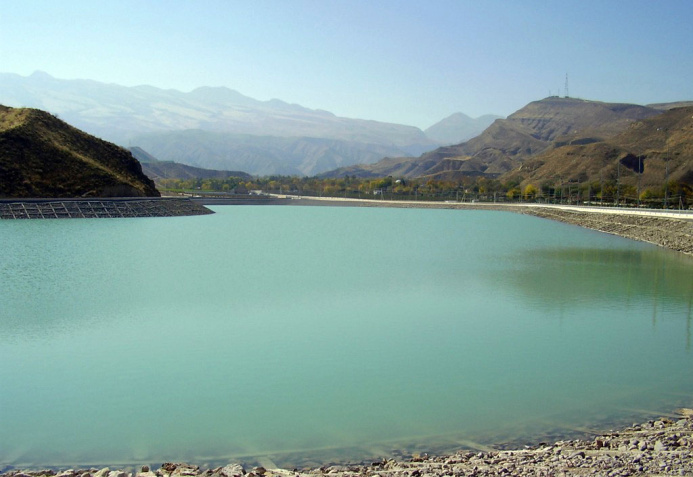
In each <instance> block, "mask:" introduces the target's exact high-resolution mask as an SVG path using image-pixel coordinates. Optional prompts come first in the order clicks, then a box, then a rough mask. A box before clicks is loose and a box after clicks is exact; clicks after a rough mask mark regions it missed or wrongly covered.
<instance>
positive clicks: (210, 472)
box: [0, 409, 693, 477]
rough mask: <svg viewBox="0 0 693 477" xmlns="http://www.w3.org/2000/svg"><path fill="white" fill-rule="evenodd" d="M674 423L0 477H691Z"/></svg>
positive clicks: (682, 429)
mask: <svg viewBox="0 0 693 477" xmlns="http://www.w3.org/2000/svg"><path fill="white" fill-rule="evenodd" d="M679 413H680V414H681V418H680V419H673V420H672V419H668V418H662V419H660V420H656V421H648V422H646V423H644V424H641V425H633V426H631V427H628V428H626V429H623V430H620V431H612V432H609V433H607V434H604V435H601V436H598V437H596V438H594V439H592V440H566V441H558V442H555V443H553V444H540V445H538V446H534V447H526V448H523V449H516V450H498V451H490V452H469V451H465V450H461V451H459V452H457V453H456V454H453V455H445V456H428V455H422V456H414V457H413V458H412V459H410V460H407V461H395V460H382V461H376V462H371V463H361V464H354V465H334V466H329V465H328V466H324V467H320V468H312V469H265V468H263V467H253V468H244V467H243V466H242V465H241V464H237V463H231V464H229V465H227V466H224V467H218V468H215V469H201V468H200V467H199V466H196V465H191V464H184V463H170V462H169V463H165V464H163V465H162V466H161V467H160V468H158V469H156V470H151V469H150V468H149V467H147V466H144V467H142V468H141V469H140V471H127V470H111V469H109V468H103V469H80V470H73V469H70V470H64V471H55V470H40V471H35V472H31V471H19V470H14V471H10V472H6V473H4V474H1V476H0V477H197V476H200V477H274V476H276V477H318V476H330V477H355V476H369V477H376V476H379V477H426V476H429V477H436V476H561V475H599V476H631V475H643V476H646V475H688V476H693V410H691V409H681V410H680V411H679Z"/></svg>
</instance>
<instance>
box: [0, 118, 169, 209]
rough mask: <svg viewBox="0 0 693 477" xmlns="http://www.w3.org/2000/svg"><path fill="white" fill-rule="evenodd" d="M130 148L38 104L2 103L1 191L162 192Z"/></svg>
mask: <svg viewBox="0 0 693 477" xmlns="http://www.w3.org/2000/svg"><path fill="white" fill-rule="evenodd" d="M159 195H160V194H159V192H158V191H157V190H156V187H155V186H154V182H153V181H152V180H151V179H149V178H148V177H147V176H145V175H144V174H143V173H142V168H141V166H140V163H139V162H137V160H136V159H135V158H134V157H133V156H132V154H131V153H130V152H128V151H127V150H125V149H123V148H121V147H118V146H116V145H114V144H111V143H108V142H106V141H103V140H101V139H98V138H96V137H93V136H90V135H89V134H86V133H84V132H82V131H80V130H78V129H76V128H74V127H72V126H70V125H69V124H67V123H65V122H64V121H61V120H60V119H58V118H57V117H55V116H53V115H51V114H49V113H47V112H45V111H41V110H38V109H28V108H8V107H5V106H0V197H13V198H14V197H17V198H19V197H56V198H57V197H65V198H66V197H125V196H129V197H158V196H159Z"/></svg>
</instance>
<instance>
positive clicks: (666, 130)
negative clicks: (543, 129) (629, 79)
mask: <svg viewBox="0 0 693 477" xmlns="http://www.w3.org/2000/svg"><path fill="white" fill-rule="evenodd" d="M663 109H666V108H663ZM506 177H507V178H511V179H515V180H519V181H522V183H524V184H528V183H534V184H535V185H540V184H541V183H543V182H551V183H555V181H556V179H557V178H560V180H561V181H562V182H564V183H569V182H579V183H585V182H593V183H600V182H602V181H615V180H616V179H617V178H618V179H619V181H620V183H621V184H628V185H632V186H637V185H638V184H639V185H640V187H641V188H646V187H651V186H661V185H662V184H664V182H665V179H666V178H667V177H668V180H669V181H674V182H680V183H686V184H693V106H688V107H683V108H674V109H666V111H665V112H663V113H662V114H659V115H656V116H654V117H650V118H648V119H644V120H642V121H637V122H633V123H631V124H630V125H629V126H628V127H627V128H626V129H625V130H624V131H622V132H621V133H619V134H616V135H614V136H611V137H609V138H606V139H604V140H600V141H594V142H591V143H589V144H583V143H580V142H579V141H577V143H576V142H556V143H554V145H553V146H552V147H551V148H549V149H547V150H546V151H545V152H543V153H542V154H540V155H538V156H536V157H534V158H531V159H529V160H527V161H525V162H524V164H523V165H522V167H521V168H519V169H518V170H516V171H513V172H512V173H509V174H508V175H507V176H506Z"/></svg>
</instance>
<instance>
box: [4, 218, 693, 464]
mask: <svg viewBox="0 0 693 477" xmlns="http://www.w3.org/2000/svg"><path fill="white" fill-rule="evenodd" d="M214 210H215V211H216V214H214V215H211V216H198V217H183V218H170V219H161V218H156V219H116V220H108V219H104V220H80V219H77V220H34V221H4V222H2V223H0V244H1V245H2V248H1V249H0V285H1V286H0V470H1V469H3V468H8V467H11V466H16V467H27V466H31V467H37V466H49V465H52V466H61V465H65V466H78V465H119V464H129V463H133V464H135V463H147V464H152V465H155V464H157V463H161V462H165V461H170V460H172V461H177V462H181V461H188V462H194V463H224V462H228V461H236V460H240V461H249V462H250V461H253V462H269V463H276V464H277V465H297V464H301V463H302V462H307V461H311V462H324V461H335V460H362V459H369V458H374V457H377V456H383V455H389V454H390V453H391V452H393V451H398V450H400V451H404V452H424V451H429V452H430V451H434V452H435V451H444V450H454V449H456V448H459V447H474V446H484V445H491V444H496V443H502V442H510V441H523V440H527V441H529V440H532V439H538V438H541V437H543V436H546V435H547V432H548V433H549V434H550V433H554V434H555V435H556V436H560V435H570V434H574V433H575V432H579V431H581V430H586V429H587V430H589V429H595V430H604V429H603V426H609V425H613V424H614V423H627V424H630V423H631V422H641V421H643V420H646V419H649V418H650V417H655V416H657V415H659V413H662V412H671V411H672V410H673V409H675V408H676V407H692V406H693V372H692V371H691V370H692V369H693V350H692V345H691V319H692V316H693V315H692V313H693V312H692V307H693V260H691V258H690V257H686V256H683V255H681V254H676V253H673V252H669V251H666V250H663V249H659V248H657V247H655V246H651V245H648V244H644V243H639V242H634V241H629V240H626V239H622V238H618V237H613V236H609V235H606V234H601V233H598V232H594V231H590V230H585V229H581V228H578V227H574V226H569V225H565V224H561V223H555V222H551V221H547V220H542V219H537V218H533V217H527V216H521V215H515V214H510V213H505V212H485V211H455V210H418V209H377V208H348V207H336V208H333V207H289V206H238V207H216V208H214Z"/></svg>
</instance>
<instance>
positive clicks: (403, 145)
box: [0, 72, 489, 175]
mask: <svg viewBox="0 0 693 477" xmlns="http://www.w3.org/2000/svg"><path fill="white" fill-rule="evenodd" d="M0 104H4V105H7V106H14V107H32V108H38V109H42V110H45V111H49V112H51V113H53V114H57V115H59V116H60V118H62V119H64V120H65V121H67V122H68V123H70V124H72V125H74V126H75V127H78V128H80V129H82V130H84V131H86V132H88V133H90V134H93V135H95V136H98V137H101V138H103V139H106V140H108V141H112V142H115V143H116V144H119V145H122V146H141V147H142V148H144V149H145V150H146V151H147V152H149V153H150V154H152V155H153V156H155V157H157V158H158V159H160V160H166V161H176V162H180V163H183V164H188V165H191V166H196V167H204V168H213V169H224V170H226V169H228V170H242V171H245V172H248V173H251V174H255V175H267V174H285V175H292V174H296V175H314V174H317V173H320V172H325V171H328V170H331V169H335V168H338V167H342V166H348V165H351V164H357V163H361V164H369V163H373V162H377V161H378V160H380V159H382V158H383V157H385V156H416V155H420V154H421V153H423V152H426V151H429V150H432V149H435V148H436V147H437V146H439V145H440V144H446V143H450V142H457V141H460V140H464V139H465V138H468V137H471V136H473V135H475V134H476V133H477V132H478V131H479V130H480V129H483V127H484V125H487V123H488V122H489V118H487V117H482V118H479V119H478V120H471V119H469V118H468V120H466V121H460V120H459V118H457V117H455V118H452V119H451V118H448V119H446V120H444V121H441V123H439V124H437V125H434V126H432V127H431V128H429V129H428V130H427V131H430V134H431V137H429V136H427V134H425V133H424V132H423V131H421V130H420V129H418V128H416V127H413V126H406V125H400V124H391V123H382V122H377V121H368V120H362V119H349V118H341V117H337V116H335V115H334V114H332V113H329V112H327V111H321V110H311V109H308V108H304V107H302V106H299V105H296V104H288V103H285V102H283V101H280V100H276V99H274V100H270V101H258V100H255V99H252V98H249V97H247V96H244V95H242V94H240V93H238V92H237V91H234V90H231V89H228V88H223V87H216V88H213V87H202V88H198V89H195V90H193V91H191V92H189V93H183V92H180V91H176V90H163V89H159V88H155V87H151V86H137V87H124V86H119V85H115V84H105V83H100V82H96V81H90V80H60V79H56V78H53V77H52V76H50V75H48V74H46V73H42V72H36V73H34V74H32V75H30V76H28V77H23V76H19V75H15V74H9V73H3V74H0ZM454 120H456V121H457V122H455V123H454V125H453V126H452V127H451V126H450V124H451V123H452V122H453V121H454Z"/></svg>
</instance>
